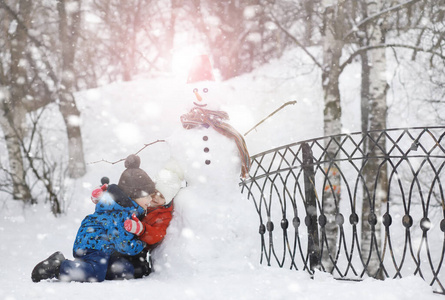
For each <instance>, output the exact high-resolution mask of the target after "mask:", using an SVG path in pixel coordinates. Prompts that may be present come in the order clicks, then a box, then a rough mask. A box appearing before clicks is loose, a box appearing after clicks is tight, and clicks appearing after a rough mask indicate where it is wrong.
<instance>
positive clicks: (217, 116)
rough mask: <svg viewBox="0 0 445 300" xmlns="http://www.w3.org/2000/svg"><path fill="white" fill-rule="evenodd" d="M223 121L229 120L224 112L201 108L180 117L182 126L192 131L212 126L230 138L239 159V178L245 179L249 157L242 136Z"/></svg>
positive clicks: (248, 166)
mask: <svg viewBox="0 0 445 300" xmlns="http://www.w3.org/2000/svg"><path fill="white" fill-rule="evenodd" d="M224 120H229V115H228V114H227V113H226V112H224V111H217V110H209V109H204V108H201V107H195V108H193V109H192V110H191V111H190V112H189V113H187V114H185V115H182V116H181V122H182V126H184V128H185V129H192V128H195V127H197V126H205V127H207V128H208V127H209V126H212V128H213V129H215V130H216V131H218V132H219V133H221V134H223V135H225V136H227V137H228V138H231V139H233V140H234V141H235V143H236V146H237V147H238V151H239V155H240V158H241V177H242V178H247V177H248V175H249V170H250V156H249V151H247V146H246V142H245V141H244V138H243V137H242V135H241V134H240V133H239V132H238V131H236V129H235V128H233V127H232V126H231V125H229V124H228V123H226V122H224Z"/></svg>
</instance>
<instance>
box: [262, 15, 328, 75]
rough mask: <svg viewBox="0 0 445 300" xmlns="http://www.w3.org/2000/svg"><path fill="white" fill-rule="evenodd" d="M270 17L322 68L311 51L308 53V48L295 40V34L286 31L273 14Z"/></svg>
mask: <svg viewBox="0 0 445 300" xmlns="http://www.w3.org/2000/svg"><path fill="white" fill-rule="evenodd" d="M271 19H272V22H274V23H275V25H277V26H278V28H280V30H281V31H283V32H284V34H286V35H287V36H288V37H289V38H290V39H291V40H292V41H293V42H294V43H295V44H297V46H299V47H301V49H303V51H304V52H305V53H306V54H307V55H308V56H309V57H310V58H311V59H312V61H313V62H314V63H315V64H316V65H317V66H318V67H319V68H320V69H322V68H323V67H322V66H321V64H320V63H319V62H318V61H317V59H316V58H315V57H314V56H313V55H312V53H310V52H309V50H307V49H306V47H305V46H304V45H303V44H302V43H300V41H299V40H297V38H296V37H295V36H293V35H292V34H291V33H290V32H289V31H287V30H286V29H285V28H284V27H283V26H281V24H280V22H279V21H278V20H277V19H276V18H275V16H273V15H271Z"/></svg>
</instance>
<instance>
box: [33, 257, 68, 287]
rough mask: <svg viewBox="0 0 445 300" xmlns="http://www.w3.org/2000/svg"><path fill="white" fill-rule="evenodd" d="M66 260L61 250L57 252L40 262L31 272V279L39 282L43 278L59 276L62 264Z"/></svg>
mask: <svg viewBox="0 0 445 300" xmlns="http://www.w3.org/2000/svg"><path fill="white" fill-rule="evenodd" d="M64 260H65V256H63V254H62V253H61V252H55V253H53V254H52V255H51V256H50V257H48V258H47V259H45V260H44V261H41V262H39V263H38V264H37V265H36V266H35V267H34V269H33V270H32V273H31V279H32V281H34V282H39V281H40V280H42V279H50V278H57V277H58V276H59V272H60V265H61V264H62V262H63V261H64Z"/></svg>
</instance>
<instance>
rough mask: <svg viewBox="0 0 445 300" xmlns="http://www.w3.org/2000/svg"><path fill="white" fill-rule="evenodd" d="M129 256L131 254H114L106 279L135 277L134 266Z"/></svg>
mask: <svg viewBox="0 0 445 300" xmlns="http://www.w3.org/2000/svg"><path fill="white" fill-rule="evenodd" d="M128 258H129V256H127V255H123V254H120V253H114V254H112V255H111V257H110V260H109V263H108V270H107V276H106V277H105V279H107V280H115V279H132V278H134V267H133V264H132V263H131V262H130V261H129V259H128Z"/></svg>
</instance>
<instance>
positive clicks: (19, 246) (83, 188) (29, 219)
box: [0, 53, 443, 300]
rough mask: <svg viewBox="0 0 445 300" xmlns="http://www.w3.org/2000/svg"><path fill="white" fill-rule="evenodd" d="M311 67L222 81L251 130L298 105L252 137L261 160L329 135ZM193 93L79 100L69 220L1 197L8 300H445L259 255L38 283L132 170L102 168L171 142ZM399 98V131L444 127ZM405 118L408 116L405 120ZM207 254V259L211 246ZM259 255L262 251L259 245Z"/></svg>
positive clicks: (352, 125)
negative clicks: (286, 265) (97, 201)
mask: <svg viewBox="0 0 445 300" xmlns="http://www.w3.org/2000/svg"><path fill="white" fill-rule="evenodd" d="M302 62H303V58H302V57H300V56H299V55H298V54H295V53H289V54H288V55H287V57H286V58H285V59H283V60H280V61H277V62H274V63H272V64H270V65H267V66H265V67H263V68H261V69H260V70H258V71H256V72H255V73H253V74H248V75H245V76H242V77H240V78H236V79H233V80H230V81H228V82H224V83H221V87H220V93H221V95H222V96H223V98H224V99H225V104H224V106H225V109H226V111H227V112H228V113H229V115H230V117H231V120H232V122H231V124H232V125H234V127H235V128H237V129H238V130H239V131H240V132H241V133H245V132H246V131H247V130H249V129H250V128H251V127H253V126H254V125H255V124H256V123H257V122H259V121H260V120H261V119H262V118H264V117H266V116H267V115H269V114H270V113H271V112H272V111H273V110H275V109H276V108H278V107H279V106H281V105H282V104H283V103H285V102H287V101H290V100H297V101H298V102H297V104H295V105H291V106H287V107H286V108H285V109H284V110H282V111H280V112H279V113H277V114H276V115H275V116H274V117H272V118H270V119H269V120H268V121H266V122H265V123H264V124H262V125H260V126H259V127H258V128H257V129H256V130H255V131H252V132H251V133H249V135H247V137H246V142H247V145H248V148H249V151H250V154H251V155H253V154H256V153H259V152H261V151H264V150H267V149H270V148H272V147H277V146H280V145H285V144H288V143H291V142H295V141H299V140H303V139H308V138H313V137H318V136H321V135H322V134H323V125H322V120H323V114H322V111H323V101H322V92H321V91H320V82H319V74H318V72H316V71H313V70H311V68H309V67H307V66H306V65H305V64H304V63H302ZM345 72H346V74H345V75H344V76H343V77H342V78H343V79H342V94H343V96H344V99H343V100H344V102H343V126H344V130H345V132H355V131H359V130H360V114H359V113H358V112H359V101H358V99H359V98H358V97H359V92H360V91H359V88H358V83H359V81H360V76H359V70H358V69H357V68H355V67H354V66H351V67H350V68H347V69H346V71H345ZM189 93H191V91H189V90H188V89H187V87H185V85H184V80H183V78H158V79H147V78H142V77H141V78H138V79H137V80H135V81H133V82H127V83H115V84H111V85H109V86H105V87H103V88H99V89H95V90H89V91H85V92H80V93H78V94H77V95H76V98H77V101H78V106H79V108H80V110H81V111H82V130H83V132H82V133H83V137H84V149H85V154H86V161H87V162H89V164H88V173H87V174H86V175H85V176H84V177H83V178H82V179H80V180H76V181H74V180H73V181H71V182H69V187H70V193H69V194H68V195H67V199H66V200H65V204H64V208H65V209H66V213H65V214H63V215H62V216H60V217H57V218H55V217H54V216H53V215H52V214H51V213H50V209H49V207H47V205H45V204H43V203H42V204H39V205H36V206H34V207H33V208H32V209H30V208H26V209H23V207H22V206H21V204H19V203H14V202H11V201H9V200H8V201H7V200H5V198H3V199H2V198H0V234H1V237H2V238H1V243H0V266H1V268H0V299H5V300H13V299H15V300H21V299H45V300H51V299H58V300H62V299H128V300H130V299H148V298H150V299H171V300H172V299H215V300H216V299H225V300H227V299H326V298H327V297H333V298H335V299H358V298H360V299H391V300H392V299H404V300H405V299H424V300H427V299H442V298H441V297H443V296H441V295H438V294H434V293H433V290H432V288H431V287H430V286H429V285H428V284H427V283H426V282H424V281H423V280H422V279H421V278H419V277H414V276H411V277H406V278H403V279H397V280H385V281H378V280H374V279H366V280H364V281H362V282H347V281H338V280H335V279H333V278H332V277H331V276H330V275H328V274H324V273H320V272H318V273H316V274H315V277H314V279H311V278H310V277H309V275H308V274H307V273H305V272H302V271H294V270H292V271H291V270H286V269H279V268H275V267H266V266H262V265H259V262H258V261H259V257H258V259H256V258H255V257H250V258H249V259H250V260H249V261H248V262H246V261H245V260H244V258H241V260H242V261H243V263H241V264H239V265H234V264H231V263H229V262H228V264H227V265H226V266H224V265H221V264H218V265H215V266H210V267H209V266H206V267H202V266H199V265H198V266H196V268H194V269H192V270H189V271H190V272H182V271H184V270H185V268H186V267H189V265H187V266H186V263H184V268H182V266H179V268H178V269H179V270H178V272H177V273H175V272H174V270H173V272H172V271H170V272H162V270H158V271H157V272H155V273H153V274H152V275H150V276H149V277H146V278H144V279H138V280H127V281H106V282H103V283H65V282H57V281H44V282H40V283H38V284H36V283H33V282H32V281H31V278H30V275H31V270H32V269H33V267H34V266H35V264H37V263H38V262H39V261H41V260H43V259H44V258H46V257H47V256H49V255H50V254H52V253H53V252H54V251H57V250H59V251H62V252H63V253H64V254H65V256H66V257H67V258H72V254H71V251H72V250H71V249H72V245H73V241H74V237H75V235H76V232H77V229H78V226H79V225H80V222H81V220H82V219H83V218H84V216H85V215H87V214H89V213H91V212H92V211H93V210H94V207H93V204H92V203H91V200H90V199H89V196H90V192H91V190H92V189H93V188H95V187H96V186H98V185H99V180H100V178H101V177H102V176H108V177H109V178H110V179H111V182H113V183H116V182H117V181H118V179H119V176H120V174H121V173H122V171H123V169H124V167H123V164H122V163H119V164H114V165H113V164H110V163H106V162H97V161H99V160H102V159H103V160H107V161H110V162H114V161H117V160H119V159H122V158H125V157H126V156H127V155H128V154H130V153H135V152H137V151H138V150H139V149H141V148H142V147H143V146H144V144H146V143H150V142H153V141H156V140H158V139H165V138H168V137H170V136H171V135H172V134H173V133H174V132H175V131H176V130H178V129H180V128H181V124H180V122H179V116H180V115H181V114H183V113H185V112H186V107H187V105H188V104H189V103H187V99H189ZM391 101H392V102H391V109H390V118H391V116H392V117H393V119H391V120H392V121H391V124H396V125H394V126H397V124H400V125H403V126H423V125H433V124H435V121H434V119H431V118H426V119H425V118H415V117H414V116H411V115H410V117H409V118H408V117H406V114H409V112H406V111H405V110H403V109H401V108H403V107H405V106H406V102H404V101H408V100H403V101H402V100H400V101H399V102H398V101H396V100H391ZM414 106H415V103H411V106H410V108H411V111H413V112H418V110H416V108H415V107H414ZM423 108H424V109H425V107H423ZM402 111H403V112H404V114H405V115H403V116H400V114H398V113H396V112H402ZM392 112H393V113H392ZM427 114H428V113H426V115H427ZM47 118H48V121H47V122H48V129H52V130H54V129H57V128H63V123H62V121H61V120H60V117H59V116H58V115H57V113H56V112H54V113H52V114H48V116H47ZM397 120H399V121H397ZM436 125H437V124H436ZM54 132H55V133H54V134H55V136H56V137H55V139H54V140H55V141H57V140H58V139H59V137H58V136H57V134H59V135H60V138H61V139H62V140H63V135H61V133H63V130H55V131H54ZM2 149H3V148H2ZM1 151H4V150H1ZM2 153H3V152H2ZM4 154H5V153H3V154H2V156H4ZM139 155H140V156H141V158H142V165H141V167H142V168H143V169H144V170H146V171H147V173H149V175H150V176H154V175H155V174H156V173H157V171H158V170H159V169H160V168H161V167H162V165H163V164H164V162H165V161H166V160H168V159H169V156H170V149H169V147H168V145H167V144H166V143H157V144H154V145H152V146H150V147H147V148H146V149H144V150H143V151H142V152H141V153H140V154H139ZM208 193H211V192H210V191H209V192H208ZM240 197H241V196H240ZM209 198H212V195H211V194H209ZM209 201H210V200H209ZM252 209H253V207H252ZM239 230H240V232H241V231H242V230H243V228H240V229H239ZM241 248H242V246H241ZM254 250H255V249H254ZM199 251H202V254H203V255H204V256H205V251H206V249H199ZM256 251H259V238H258V249H256ZM240 253H241V252H240ZM234 255H236V253H235V254H234ZM234 259H235V260H237V259H240V258H237V257H234Z"/></svg>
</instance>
